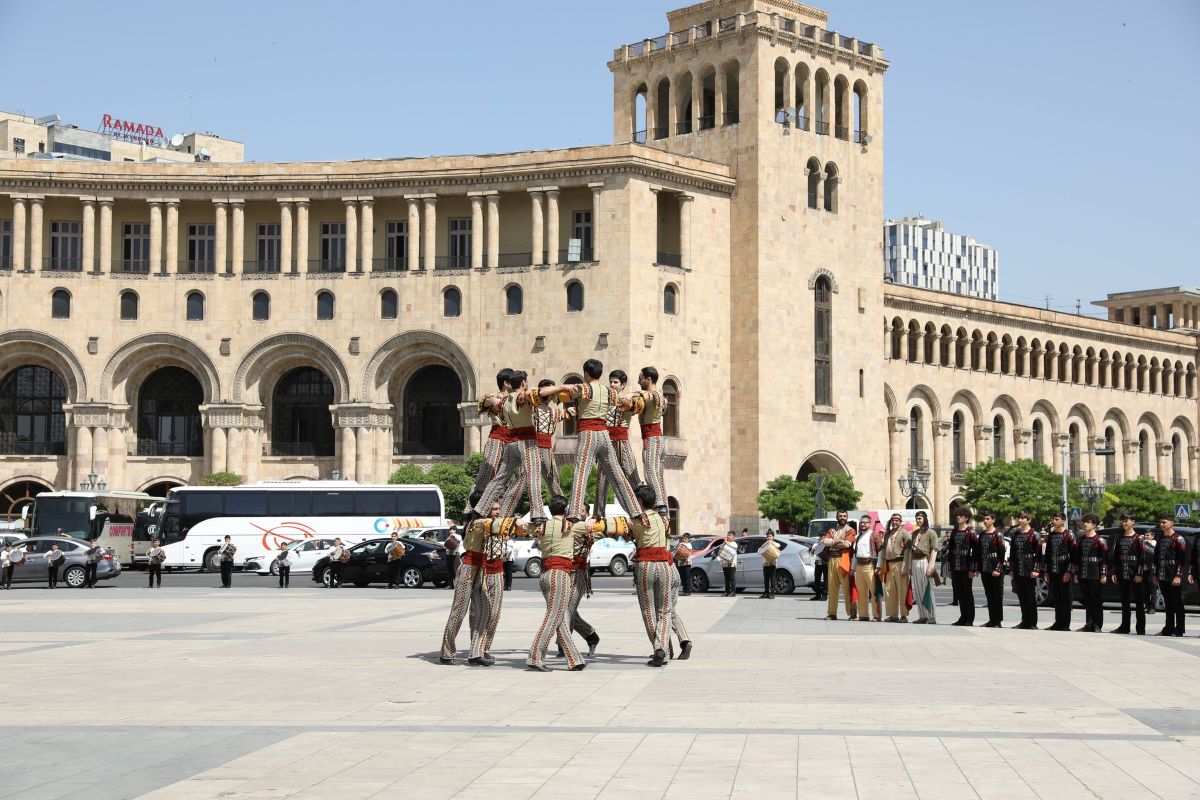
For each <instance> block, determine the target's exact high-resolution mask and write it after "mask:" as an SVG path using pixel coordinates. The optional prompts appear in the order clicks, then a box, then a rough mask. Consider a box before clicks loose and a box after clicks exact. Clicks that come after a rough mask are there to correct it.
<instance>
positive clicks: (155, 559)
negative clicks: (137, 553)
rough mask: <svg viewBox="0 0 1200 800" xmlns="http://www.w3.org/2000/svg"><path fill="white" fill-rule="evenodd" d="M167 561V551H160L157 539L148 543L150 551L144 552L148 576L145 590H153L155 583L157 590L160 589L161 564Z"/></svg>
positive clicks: (160, 545) (160, 546)
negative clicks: (148, 579) (148, 581)
mask: <svg viewBox="0 0 1200 800" xmlns="http://www.w3.org/2000/svg"><path fill="white" fill-rule="evenodd" d="M166 560H167V551H165V550H163V549H162V544H161V542H160V541H159V540H158V539H155V540H154V541H153V542H151V543H150V549H149V550H148V551H146V562H147V566H148V569H147V571H148V572H149V574H150V585H149V586H147V587H146V588H148V589H153V588H155V583H156V582H157V585H158V587H157V588H159V589H161V588H162V563H163V562H164V561H166Z"/></svg>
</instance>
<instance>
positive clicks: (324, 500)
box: [312, 492, 354, 517]
mask: <svg viewBox="0 0 1200 800" xmlns="http://www.w3.org/2000/svg"><path fill="white" fill-rule="evenodd" d="M312 503H313V508H312V515H313V516H314V517H351V516H354V495H353V494H351V493H350V492H313V495H312Z"/></svg>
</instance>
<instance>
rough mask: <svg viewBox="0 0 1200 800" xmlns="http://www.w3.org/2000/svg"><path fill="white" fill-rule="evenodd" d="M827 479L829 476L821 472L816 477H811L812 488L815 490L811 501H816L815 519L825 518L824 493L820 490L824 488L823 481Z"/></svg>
mask: <svg viewBox="0 0 1200 800" xmlns="http://www.w3.org/2000/svg"><path fill="white" fill-rule="evenodd" d="M828 477H829V476H828V475H826V474H825V473H823V472H818V473H817V474H816V475H813V486H814V487H815V488H816V495H815V496H814V497H813V499H814V500H816V503H817V508H816V514H817V519H824V518H825V492H824V491H822V490H823V489H824V487H825V480H826V479H827V478H828Z"/></svg>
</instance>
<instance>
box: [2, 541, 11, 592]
mask: <svg viewBox="0 0 1200 800" xmlns="http://www.w3.org/2000/svg"><path fill="white" fill-rule="evenodd" d="M0 568H2V569H3V571H0V589H11V588H12V574H13V546H12V544H10V543H9V542H5V543H4V554H3V555H0Z"/></svg>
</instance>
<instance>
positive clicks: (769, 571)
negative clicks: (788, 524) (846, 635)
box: [758, 531, 862, 603]
mask: <svg viewBox="0 0 1200 800" xmlns="http://www.w3.org/2000/svg"><path fill="white" fill-rule="evenodd" d="M779 552H780V551H779V543H778V542H776V541H775V531H767V540H766V541H765V542H763V545H762V547H760V548H758V554H759V555H760V556H762V559H763V593H762V594H760V595H759V598H765V599H767V600H774V599H775V564H776V562H778V561H779ZM859 602H860V603H861V602H862V601H861V595H860V600H859Z"/></svg>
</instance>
